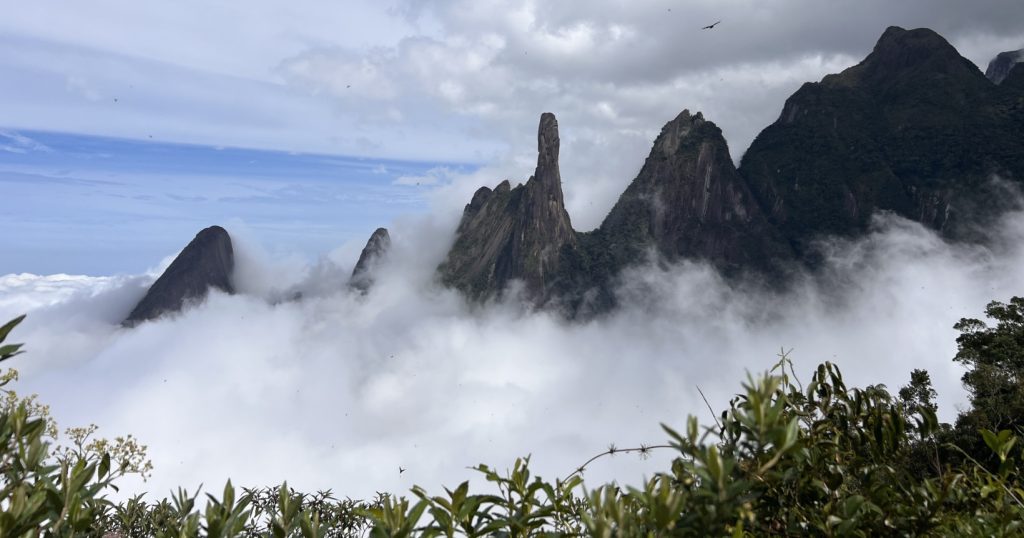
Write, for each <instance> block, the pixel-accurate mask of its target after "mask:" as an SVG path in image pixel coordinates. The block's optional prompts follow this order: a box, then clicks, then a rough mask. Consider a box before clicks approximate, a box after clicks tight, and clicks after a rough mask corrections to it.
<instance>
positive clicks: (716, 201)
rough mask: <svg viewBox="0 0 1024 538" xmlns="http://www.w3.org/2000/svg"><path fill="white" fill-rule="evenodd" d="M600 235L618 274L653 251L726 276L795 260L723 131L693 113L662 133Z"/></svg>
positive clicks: (682, 116) (669, 259) (686, 115)
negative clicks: (742, 174) (741, 172)
mask: <svg viewBox="0 0 1024 538" xmlns="http://www.w3.org/2000/svg"><path fill="white" fill-rule="evenodd" d="M593 235H594V236H595V238H596V239H597V243H598V244H599V248H600V249H602V250H604V251H605V252H607V254H608V255H609V256H610V257H611V260H612V267H613V269H615V270H617V269H621V268H622V267H625V266H627V265H629V264H632V263H637V262H640V261H643V259H644V256H645V255H646V253H647V251H649V250H650V249H652V248H653V249H654V251H655V252H656V253H657V254H658V255H659V256H661V257H662V258H664V259H666V260H668V261H675V260H679V259H682V258H689V259H702V260H707V261H710V262H712V263H713V264H715V265H716V266H717V267H719V268H720V269H722V270H724V271H726V272H732V271H739V270H743V269H767V268H769V267H772V266H774V265H775V264H777V263H778V262H780V261H788V260H790V259H791V258H792V251H791V250H790V248H789V245H788V243H787V242H786V241H785V240H784V239H783V238H782V236H781V235H779V233H778V232H777V231H776V230H775V229H774V228H773V227H772V226H771V225H770V224H769V223H768V221H767V220H766V219H765V216H764V214H763V213H762V211H761V208H760V207H759V206H758V205H757V202H756V201H755V199H754V196H753V194H751V192H750V189H749V188H748V187H747V184H746V182H744V181H743V178H742V177H740V175H739V173H738V172H737V171H736V168H735V167H734V166H733V162H732V158H731V157H730V156H729V148H728V146H727V144H726V142H725V139H724V138H723V137H722V131H721V130H720V129H719V128H718V127H717V126H716V125H715V124H714V123H712V122H710V121H707V120H705V119H704V116H703V115H702V114H701V113H699V112H698V113H697V114H694V115H691V114H690V112H689V111H687V110H684V111H683V112H682V113H681V114H679V116H678V117H676V118H675V119H674V120H672V121H670V122H668V123H667V124H666V125H665V127H664V128H662V130H661V134H660V135H659V136H658V138H657V140H655V142H654V147H653V149H652V150H651V153H650V156H648V157H647V160H646V161H645V162H644V165H643V168H641V170H640V173H639V174H638V175H637V177H636V179H634V180H633V182H632V183H630V185H629V187H627V188H626V191H625V192H624V193H623V194H622V196H621V197H620V198H619V200H618V202H617V203H616V204H615V206H614V207H612V210H611V212H610V213H609V214H608V216H607V217H606V218H605V220H604V222H603V223H602V224H601V227H600V228H599V229H598V230H597V231H596V232H594V233H593ZM594 257H596V254H595V255H594Z"/></svg>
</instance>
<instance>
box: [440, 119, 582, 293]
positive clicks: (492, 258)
mask: <svg viewBox="0 0 1024 538" xmlns="http://www.w3.org/2000/svg"><path fill="white" fill-rule="evenodd" d="M558 150H559V138H558V121H557V120H556V119H555V116H554V114H551V113H544V114H543V115H542V116H541V118H540V127H539V129H538V133H537V152H538V155H537V168H536V171H535V172H534V174H533V176H532V177H531V178H530V179H529V180H528V181H527V182H526V184H525V185H517V186H516V187H515V188H512V187H511V185H510V184H509V182H508V181H507V180H506V181H503V182H501V183H500V184H499V185H498V186H497V187H496V188H495V189H494V190H491V189H489V188H487V187H483V188H481V189H480V190H478V191H477V192H476V194H474V195H473V199H472V201H470V203H469V204H468V205H467V206H466V208H465V211H464V212H463V215H462V220H461V222H460V223H459V227H458V230H457V231H456V239H455V244H454V245H453V246H452V248H451V250H450V251H449V253H448V257H447V259H446V260H445V261H444V262H443V263H442V264H441V266H440V267H439V268H438V270H439V273H440V277H441V281H442V282H443V283H445V284H446V285H448V286H451V287H454V288H457V289H459V290H461V291H463V292H464V293H466V294H467V295H469V296H470V297H472V298H474V299H486V298H488V297H491V296H493V295H495V294H499V293H501V291H503V290H504V289H505V288H506V286H508V284H509V283H511V282H512V281H521V282H522V283H523V285H524V293H525V294H526V295H527V297H528V298H529V299H530V300H532V301H533V302H534V303H535V304H538V305H539V304H544V303H545V302H547V300H548V299H549V298H551V296H552V294H553V293H554V292H555V291H556V287H557V286H556V284H555V283H556V282H557V280H558V279H559V278H560V275H561V274H562V265H563V260H564V258H565V256H566V255H567V254H569V253H571V252H572V251H573V250H574V249H575V248H576V233H575V232H574V231H573V229H572V225H571V223H570V221H569V214H568V213H566V211H565V202H564V200H563V198H562V180H561V176H560V174H559V171H558Z"/></svg>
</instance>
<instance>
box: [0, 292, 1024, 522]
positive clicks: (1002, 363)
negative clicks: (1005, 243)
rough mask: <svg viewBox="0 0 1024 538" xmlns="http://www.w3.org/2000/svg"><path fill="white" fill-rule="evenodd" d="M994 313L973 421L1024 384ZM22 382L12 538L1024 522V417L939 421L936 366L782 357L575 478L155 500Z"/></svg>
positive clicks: (972, 383)
mask: <svg viewBox="0 0 1024 538" xmlns="http://www.w3.org/2000/svg"><path fill="white" fill-rule="evenodd" d="M988 313H989V316H990V317H992V318H994V319H996V320H997V322H998V323H997V324H996V326H995V327H988V326H987V325H985V324H984V323H982V322H979V321H977V320H962V321H961V323H960V324H958V325H957V328H958V329H960V330H961V331H962V332H963V334H962V335H961V337H960V339H958V343H959V344H960V353H958V355H957V360H958V361H961V362H963V363H965V364H966V365H967V366H968V368H969V371H968V373H967V375H965V383H967V384H968V388H970V389H971V391H972V402H973V403H975V404H976V406H977V407H975V408H974V409H972V410H970V411H968V412H966V413H965V414H964V415H962V417H961V418H962V419H963V418H964V417H965V416H966V417H968V418H970V421H967V422H970V423H972V424H973V423H977V422H981V421H989V422H987V423H990V424H1003V423H1000V422H998V421H999V420H1002V419H1001V418H1000V417H1003V416H1004V415H1005V413H1002V412H1000V413H999V414H996V415H994V416H989V415H988V413H990V412H993V410H992V409H991V407H992V406H996V405H997V404H999V402H1003V400H1001V399H1000V398H1010V400H1008V401H1010V402H1012V401H1014V398H1019V393H1014V392H1013V390H1019V388H1020V385H1019V379H1020V377H1019V368H1020V365H1021V363H1020V357H1021V355H1020V353H1019V349H1020V346H1021V345H1022V344H1024V336H1022V330H1024V329H1022V326H1024V300H1021V299H1018V298H1014V299H1013V300H1011V302H1010V303H1009V304H1008V305H1005V304H1002V303H992V304H991V305H989V310H988ZM979 369H982V370H984V371H983V372H982V373H984V375H982V373H979V372H978V370H979ZM14 379H16V376H14V375H11V374H8V375H5V376H4V377H3V378H2V379H0V390H3V391H4V392H5V393H8V395H7V398H6V399H5V402H8V403H7V404H6V405H4V406H3V407H2V409H0V411H2V415H0V470H2V471H0V476H2V483H0V536H5V537H6V536H15V537H36V536H97V537H98V536H124V537H135V536H156V537H161V538H164V537H166V538H172V537H173V538H191V537H199V536H211V537H235V536H244V537H275V538H284V537H302V538H327V537H342V536H346V537H347V536H367V535H369V536H373V537H399V536H446V537H453V536H467V537H477V536H504V537H526V536H584V535H586V536H601V537H612V536H683V537H688V536H694V537H696V536H723V535H724V536H736V537H742V536H762V535H783V534H784V535H814V536H877V535H883V536H890V535H914V536H919V535H921V536H960V535H964V536H1015V535H1020V534H1021V533H1022V532H1024V529H1022V525H1024V523H1022V522H1024V487H1022V480H1021V466H1020V463H1021V458H1022V452H1021V443H1020V442H1019V439H1018V433H1019V430H1016V431H1015V430H1013V429H1010V428H1005V427H1004V428H1001V429H995V428H979V429H977V430H974V432H973V434H970V433H969V432H968V431H967V430H966V429H965V428H966V426H961V422H964V423H965V424H966V423H967V422H965V421H966V420H967V419H964V421H960V420H958V426H957V428H956V429H955V430H953V429H950V428H949V427H947V426H945V425H941V424H939V423H938V421H937V419H936V416H935V404H934V398H935V391H934V389H932V388H931V380H930V377H929V375H928V373H927V372H925V371H922V370H915V371H913V372H912V373H911V380H910V383H909V385H907V386H905V387H903V388H902V389H900V391H899V394H898V396H895V397H894V396H893V395H890V394H889V393H888V392H887V390H886V389H885V387H883V386H881V385H873V386H867V387H864V388H853V387H848V386H847V385H846V383H845V381H844V380H843V376H842V373H841V372H840V371H839V369H838V368H837V367H836V366H835V365H833V364H830V363H824V364H822V365H820V366H818V368H817V369H816V370H815V371H814V374H813V375H812V377H811V379H810V381H809V383H807V385H806V386H804V385H803V384H802V383H801V382H800V380H799V379H798V378H797V377H796V375H795V373H794V372H793V366H792V364H791V362H790V361H789V359H788V358H787V357H786V356H785V355H782V356H781V358H780V361H779V363H778V364H777V365H776V367H775V368H774V369H773V370H772V371H770V372H766V373H764V374H762V375H759V376H748V378H747V381H746V382H745V383H744V384H743V385H742V391H741V392H740V393H739V394H738V395H737V396H736V397H735V398H734V399H733V400H732V402H730V405H729V408H728V409H727V410H726V411H724V412H723V413H722V414H721V416H720V417H719V418H718V419H716V421H715V423H714V425H711V426H706V427H702V426H701V425H700V424H699V423H698V421H697V419H696V418H695V417H692V416H691V417H689V418H688V419H687V421H686V423H685V428H683V429H682V430H676V429H673V428H670V427H668V426H663V427H664V430H665V432H666V434H667V436H668V438H669V442H668V443H667V444H664V445H656V446H644V445H641V446H640V447H638V448H627V449H619V448H616V447H615V446H614V445H612V446H610V447H609V448H608V449H607V450H606V451H605V452H602V453H600V454H598V455H597V456H595V457H593V458H591V459H590V460H587V461H586V462H585V463H584V464H583V465H581V466H580V467H579V468H578V469H576V470H575V471H573V472H571V473H570V474H568V475H567V476H566V477H565V478H564V479H556V480H554V481H548V480H545V479H543V478H542V477H539V476H535V475H533V474H532V473H531V471H530V458H529V457H526V458H521V459H518V460H516V461H515V462H514V464H513V466H512V468H511V469H510V470H507V471H506V472H504V473H502V472H499V471H498V470H495V469H493V468H491V467H489V466H487V465H482V464H481V465H478V466H477V467H475V468H474V470H476V471H477V472H479V473H480V474H481V475H482V477H483V478H484V479H485V481H486V483H487V487H486V488H485V489H484V490H483V491H480V492H473V491H471V489H470V483H469V482H463V483H462V484H460V485H459V486H458V487H456V488H454V489H447V488H445V489H444V493H443V494H442V495H431V494H430V493H428V492H427V491H426V490H425V489H423V488H420V487H418V486H417V487H414V488H413V489H412V491H411V493H412V496H411V497H409V498H407V497H401V496H394V495H391V494H378V496H377V498H376V499H373V500H371V501H368V502H363V501H354V500H351V499H345V500H338V499H335V498H334V497H333V496H332V494H331V492H330V491H325V492H317V493H316V494H302V493H299V492H296V491H295V490H293V489H291V488H289V487H288V486H287V484H283V485H281V486H280V487H276V488H265V489H255V490H253V489H243V490H242V492H241V493H240V494H239V493H238V492H237V491H236V490H235V488H234V486H233V485H232V484H231V482H230V481H229V482H228V483H227V484H226V485H225V486H224V489H223V491H222V492H221V493H220V495H219V496H218V495H214V494H206V500H205V504H204V505H203V506H200V503H199V502H198V501H197V497H198V494H199V492H198V490H197V491H196V492H195V493H189V492H188V491H186V490H183V489H179V490H178V491H177V492H175V493H174V494H173V495H172V496H171V498H170V499H163V500H160V501H157V502H155V503H149V502H147V501H145V500H144V499H143V497H142V496H136V497H132V498H129V499H128V500H126V501H123V502H120V503H114V502H111V501H109V500H108V499H107V497H106V495H107V494H108V493H109V491H110V490H112V489H113V488H114V483H113V482H114V481H115V480H116V479H117V478H119V477H120V476H123V475H124V474H126V473H129V472H135V473H142V474H143V476H145V473H146V472H148V467H147V466H146V465H145V464H144V463H143V462H145V459H144V452H145V450H144V449H145V447H141V446H140V445H137V444H133V443H134V441H132V442H127V441H126V440H121V442H120V444H118V443H117V442H115V443H109V442H106V441H104V442H97V441H94V440H91V438H92V435H93V433H94V432H95V426H90V427H88V428H78V429H70V430H68V434H69V437H70V439H71V441H72V445H71V446H70V447H66V448H65V447H60V445H58V444H55V443H56V440H55V435H52V434H51V433H48V432H51V431H53V430H54V428H55V427H54V426H53V425H52V421H51V420H50V419H49V417H48V414H47V412H46V409H45V407H43V406H40V405H39V404H36V403H35V402H34V400H31V399H28V398H25V399H21V398H17V397H16V396H12V395H13V392H11V391H10V390H9V389H6V388H4V387H6V386H7V385H8V384H9V383H11V382H12V381H13V380H14ZM1011 381H1016V382H1017V384H1013V383H1011ZM993 387H995V388H998V389H1000V390H995V389H993ZM1009 389H1013V390H1009ZM1000 405H1001V404H1000ZM975 415H977V416H975ZM1018 416H1020V415H1015V416H1014V417H1010V418H1011V419H1013V420H1017V419H1016V417H1018ZM1006 424H1008V425H1010V426H1013V427H1017V424H1016V423H1011V422H1007V423H1006ZM125 439H130V438H125ZM951 439H952V440H957V439H968V440H969V441H971V443H968V444H965V445H958V444H952V443H951V442H950V440H951ZM54 447H57V448H54ZM119 447H120V448H119ZM652 450H665V451H673V452H674V454H675V457H674V458H673V460H672V463H671V465H670V466H669V468H668V469H665V470H663V471H662V472H659V473H656V474H655V475H654V476H653V477H651V478H650V479H649V480H646V481H645V482H644V483H643V484H641V485H639V486H635V487H625V488H624V489H623V488H620V487H619V486H618V485H616V484H604V485H599V486H597V487H596V488H594V489H589V488H587V486H586V485H585V484H584V480H583V476H584V473H585V471H586V468H587V466H588V465H589V464H590V463H591V462H593V461H594V460H596V459H599V458H602V457H610V456H614V455H616V454H621V453H631V452H632V453H636V454H639V455H641V456H645V455H647V454H649V453H650V452H651V451H652ZM140 452H141V453H142V456H140ZM951 454H957V455H959V457H955V458H954V457H950V455H951ZM922 462H924V463H922Z"/></svg>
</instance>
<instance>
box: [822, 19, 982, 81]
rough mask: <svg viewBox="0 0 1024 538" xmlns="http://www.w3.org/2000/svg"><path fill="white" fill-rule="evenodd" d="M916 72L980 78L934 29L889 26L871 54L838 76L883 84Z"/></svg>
mask: <svg viewBox="0 0 1024 538" xmlns="http://www.w3.org/2000/svg"><path fill="white" fill-rule="evenodd" d="M917 72H939V73H949V74H955V75H965V74H970V76H978V75H980V72H979V71H978V68H977V67H976V66H975V65H974V64H972V63H971V62H970V61H969V60H967V59H966V58H964V57H962V56H960V53H959V52H957V50H956V48H955V47H953V45H950V44H949V42H948V41H946V40H945V38H943V37H942V36H940V35H939V34H937V33H935V31H934V30H931V29H929V28H915V29H913V30H905V29H903V28H900V27H898V26H890V27H889V28H887V29H886V30H885V32H883V33H882V36H881V37H880V38H878V42H876V43H875V48H874V50H872V51H871V54H869V55H868V57H867V58H865V59H864V61H863V62H861V63H860V64H859V65H857V66H856V67H853V68H851V69H848V70H847V71H845V72H844V73H843V74H842V75H840V77H843V75H846V76H849V75H862V76H866V77H867V78H868V79H869V80H875V81H887V79H889V78H891V77H893V76H894V75H896V74H899V73H917Z"/></svg>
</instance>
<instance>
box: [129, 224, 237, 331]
mask: <svg viewBox="0 0 1024 538" xmlns="http://www.w3.org/2000/svg"><path fill="white" fill-rule="evenodd" d="M234 269H235V256H234V251H233V249H232V247H231V236H229V235H228V232H227V231H226V230H224V228H221V227H220V226H211V227H209V228H206V229H204V230H202V231H200V232H199V233H198V234H196V237H195V239H193V240H192V241H191V242H190V243H189V244H188V245H187V246H186V247H185V248H184V249H183V250H182V251H181V253H180V254H178V256H177V257H176V258H175V259H174V261H173V262H171V265H170V266H169V267H167V270H166V271H164V273H163V274H162V275H160V278H158V279H157V280H156V282H154V283H153V285H152V286H150V288H149V291H147V292H146V295H145V296H144V297H143V298H142V300H141V301H139V304H137V305H136V306H135V308H134V309H133V310H132V312H131V314H129V315H128V318H127V319H125V320H124V322H123V323H122V324H123V325H124V326H126V327H132V326H135V325H137V324H139V323H141V322H143V321H147V320H151V319H156V318H158V317H160V316H162V315H165V314H169V313H175V312H180V311H181V310H182V308H184V307H185V306H186V305H187V304H188V303H190V302H199V301H202V300H203V299H204V298H205V297H206V295H207V293H209V290H210V289H211V288H215V289H218V290H220V291H223V292H225V293H234V292H235V290H234V286H232V283H231V274H232V272H233V271H234Z"/></svg>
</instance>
